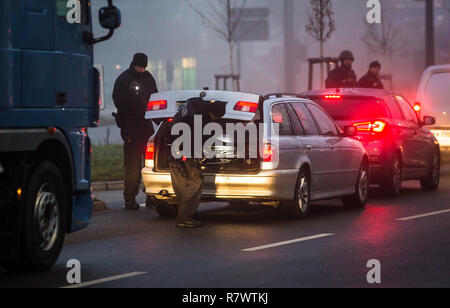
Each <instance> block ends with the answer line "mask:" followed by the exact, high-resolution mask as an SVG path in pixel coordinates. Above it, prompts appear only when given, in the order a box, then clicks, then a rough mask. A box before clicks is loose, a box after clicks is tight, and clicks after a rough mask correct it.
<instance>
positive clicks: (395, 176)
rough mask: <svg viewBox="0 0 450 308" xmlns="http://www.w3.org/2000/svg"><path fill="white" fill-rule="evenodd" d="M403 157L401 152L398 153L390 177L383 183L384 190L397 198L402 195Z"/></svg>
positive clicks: (388, 194)
mask: <svg viewBox="0 0 450 308" xmlns="http://www.w3.org/2000/svg"><path fill="white" fill-rule="evenodd" d="M402 174H403V168H402V159H401V157H400V155H399V154H396V155H395V157H394V159H393V161H392V166H391V170H390V174H389V177H388V178H387V179H386V180H385V181H384V183H383V184H382V185H381V188H382V190H383V191H384V192H385V194H386V195H387V196H389V197H392V198H395V197H398V196H399V195H400V191H401V189H402Z"/></svg>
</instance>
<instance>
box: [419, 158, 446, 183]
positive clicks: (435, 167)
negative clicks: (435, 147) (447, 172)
mask: <svg viewBox="0 0 450 308" xmlns="http://www.w3.org/2000/svg"><path fill="white" fill-rule="evenodd" d="M440 156H441V155H440V153H439V151H435V153H434V154H433V162H432V164H431V168H430V171H429V174H428V176H427V177H426V178H424V179H421V180H420V185H421V186H422V189H423V190H437V189H438V188H439V183H440V180H441V157H440Z"/></svg>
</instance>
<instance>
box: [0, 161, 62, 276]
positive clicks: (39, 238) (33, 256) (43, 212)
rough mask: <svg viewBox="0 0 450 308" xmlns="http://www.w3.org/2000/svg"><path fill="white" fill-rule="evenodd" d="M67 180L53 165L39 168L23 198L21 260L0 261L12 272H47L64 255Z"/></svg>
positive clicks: (45, 163)
mask: <svg viewBox="0 0 450 308" xmlns="http://www.w3.org/2000/svg"><path fill="white" fill-rule="evenodd" d="M63 183H64V180H63V178H62V176H61V173H60V172H59V170H58V168H57V167H56V166H55V165H54V164H53V163H50V162H43V163H41V164H39V165H38V166H37V167H36V169H35V171H34V172H33V174H32V175H31V178H30V181H29V183H28V185H27V188H26V191H25V194H24V198H25V199H24V200H23V204H24V207H25V208H24V219H25V221H24V223H23V227H22V229H21V231H20V256H19V258H17V259H16V260H13V261H11V260H1V264H0V265H1V266H2V267H3V268H5V269H6V270H7V271H10V272H17V271H36V272H41V271H47V270H49V269H50V268H52V267H53V265H54V264H55V263H56V261H57V260H58V258H59V255H60V253H61V250H62V247H63V244H64V238H65V235H66V231H67V210H68V209H67V207H68V206H67V199H66V189H65V186H64V184H63Z"/></svg>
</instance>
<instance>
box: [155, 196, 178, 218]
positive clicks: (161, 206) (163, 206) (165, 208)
mask: <svg viewBox="0 0 450 308" xmlns="http://www.w3.org/2000/svg"><path fill="white" fill-rule="evenodd" d="M150 199H151V200H152V206H153V207H154V208H155V211H156V213H158V215H159V216H161V217H171V218H173V217H177V216H178V205H172V204H168V203H167V202H164V201H162V200H159V199H157V198H155V197H150Z"/></svg>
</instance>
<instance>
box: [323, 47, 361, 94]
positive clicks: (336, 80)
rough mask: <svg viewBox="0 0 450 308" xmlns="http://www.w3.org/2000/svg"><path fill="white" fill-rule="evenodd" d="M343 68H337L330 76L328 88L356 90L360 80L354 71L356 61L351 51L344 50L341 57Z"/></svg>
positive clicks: (327, 82) (327, 83)
mask: <svg viewBox="0 0 450 308" xmlns="http://www.w3.org/2000/svg"><path fill="white" fill-rule="evenodd" d="M339 60H340V61H341V66H338V67H336V68H335V69H334V70H332V71H331V72H330V74H329V75H328V79H327V80H326V83H325V85H326V87H327V88H354V87H357V85H358V79H357V78H356V74H355V72H354V71H353V69H352V64H353V61H354V57H353V53H352V52H351V51H349V50H344V51H343V52H341V54H340V56H339Z"/></svg>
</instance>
